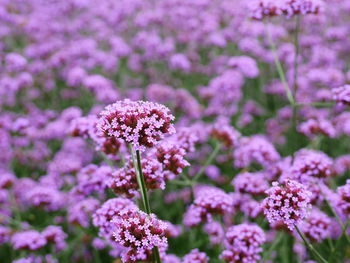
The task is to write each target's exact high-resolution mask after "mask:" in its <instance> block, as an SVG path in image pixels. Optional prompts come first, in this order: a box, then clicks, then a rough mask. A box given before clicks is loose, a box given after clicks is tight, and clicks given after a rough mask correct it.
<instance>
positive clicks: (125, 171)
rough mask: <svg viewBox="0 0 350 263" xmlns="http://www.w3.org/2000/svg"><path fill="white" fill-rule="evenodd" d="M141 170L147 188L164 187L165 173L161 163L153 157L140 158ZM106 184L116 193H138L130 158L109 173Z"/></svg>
mask: <svg viewBox="0 0 350 263" xmlns="http://www.w3.org/2000/svg"><path fill="white" fill-rule="evenodd" d="M141 165H142V172H143V175H144V177H145V181H146V186H147V188H148V189H149V190H154V189H164V188H165V174H164V171H163V169H162V164H161V163H160V162H158V161H157V160H155V159H153V158H145V159H143V160H142V164H141ZM108 186H109V187H110V188H111V189H112V190H113V191H114V192H115V193H117V194H121V195H125V196H126V197H133V196H135V195H137V194H138V184H137V178H136V173H135V168H134V163H133V161H132V160H128V161H127V163H126V165H125V167H123V168H120V169H117V170H116V171H114V172H113V173H112V175H111V179H110V180H109V182H108Z"/></svg>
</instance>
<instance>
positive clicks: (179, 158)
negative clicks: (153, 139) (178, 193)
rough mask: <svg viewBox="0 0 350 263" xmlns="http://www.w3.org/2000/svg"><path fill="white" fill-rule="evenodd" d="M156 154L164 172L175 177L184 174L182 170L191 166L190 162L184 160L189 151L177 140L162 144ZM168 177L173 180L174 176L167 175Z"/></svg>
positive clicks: (166, 141) (157, 148)
mask: <svg viewBox="0 0 350 263" xmlns="http://www.w3.org/2000/svg"><path fill="white" fill-rule="evenodd" d="M154 154H155V157H156V158H157V160H158V161H159V162H160V163H161V164H162V166H163V170H164V171H168V172H170V173H171V174H173V175H175V176H176V175H179V174H180V173H182V170H183V169H184V168H185V167H187V166H189V165H190V164H189V162H187V161H186V160H185V159H184V157H185V155H186V154H187V151H186V150H185V149H184V148H182V147H181V144H179V143H178V142H177V141H175V140H165V141H164V142H162V143H160V144H159V145H158V146H157V147H156V150H155V153H154ZM167 177H168V178H169V177H170V178H173V177H174V176H171V175H167Z"/></svg>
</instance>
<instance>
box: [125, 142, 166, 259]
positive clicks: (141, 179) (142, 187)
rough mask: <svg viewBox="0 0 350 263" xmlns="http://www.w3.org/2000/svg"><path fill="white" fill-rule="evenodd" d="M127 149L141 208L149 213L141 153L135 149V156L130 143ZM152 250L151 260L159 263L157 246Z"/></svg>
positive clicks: (149, 206)
mask: <svg viewBox="0 0 350 263" xmlns="http://www.w3.org/2000/svg"><path fill="white" fill-rule="evenodd" d="M129 149H130V153H131V158H132V161H133V163H134V168H135V174H136V179H137V184H138V185H139V189H140V194H141V199H142V204H143V209H144V211H145V212H146V213H147V214H148V215H150V214H151V213H152V211H151V205H150V202H149V199H148V193H147V186H146V181H145V177H144V176H143V172H142V164H141V154H140V151H139V150H136V156H135V151H134V148H133V146H132V145H131V144H129ZM152 251H153V262H154V263H161V260H160V255H159V249H158V247H154V248H153V249H152Z"/></svg>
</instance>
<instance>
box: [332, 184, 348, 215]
mask: <svg viewBox="0 0 350 263" xmlns="http://www.w3.org/2000/svg"><path fill="white" fill-rule="evenodd" d="M335 205H336V210H337V211H339V212H340V213H341V215H342V216H343V217H345V218H350V179H348V180H346V184H345V185H343V186H340V187H338V188H337V195H336V202H335Z"/></svg>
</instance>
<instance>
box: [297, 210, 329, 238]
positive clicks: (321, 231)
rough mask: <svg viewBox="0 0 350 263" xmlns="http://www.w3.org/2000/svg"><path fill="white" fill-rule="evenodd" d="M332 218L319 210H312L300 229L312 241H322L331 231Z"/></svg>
mask: <svg viewBox="0 0 350 263" xmlns="http://www.w3.org/2000/svg"><path fill="white" fill-rule="evenodd" d="M331 223H332V220H331V219H330V218H329V216H327V215H326V214H325V213H323V212H321V211H319V210H316V209H314V210H312V212H311V213H310V215H309V217H308V218H307V219H306V220H305V221H304V223H303V224H302V225H301V227H300V229H301V231H302V232H303V233H304V234H305V236H306V237H307V238H308V239H310V240H311V241H313V242H322V241H323V240H325V239H326V238H327V237H329V236H330V233H331Z"/></svg>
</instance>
